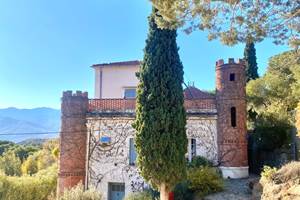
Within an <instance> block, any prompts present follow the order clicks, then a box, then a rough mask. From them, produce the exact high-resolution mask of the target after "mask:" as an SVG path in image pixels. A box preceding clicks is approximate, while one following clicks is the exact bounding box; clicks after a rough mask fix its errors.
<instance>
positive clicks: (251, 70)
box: [244, 40, 259, 82]
mask: <svg viewBox="0 0 300 200" xmlns="http://www.w3.org/2000/svg"><path fill="white" fill-rule="evenodd" d="M244 59H245V62H246V78H247V82H248V81H250V80H255V79H257V78H258V77H259V76H258V72H257V69H258V68H257V62H256V50H255V46H254V42H252V41H251V40H248V42H247V43H246V47H245V50H244Z"/></svg>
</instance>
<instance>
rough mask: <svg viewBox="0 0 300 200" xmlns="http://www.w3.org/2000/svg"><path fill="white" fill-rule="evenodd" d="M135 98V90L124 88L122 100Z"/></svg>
mask: <svg viewBox="0 0 300 200" xmlns="http://www.w3.org/2000/svg"><path fill="white" fill-rule="evenodd" d="M135 97H136V89H135V88H125V90H124V98H125V99H134V98H135Z"/></svg>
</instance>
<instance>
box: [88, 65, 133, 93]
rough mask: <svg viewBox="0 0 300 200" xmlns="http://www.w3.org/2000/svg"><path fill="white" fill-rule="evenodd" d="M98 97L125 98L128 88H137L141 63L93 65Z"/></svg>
mask: <svg viewBox="0 0 300 200" xmlns="http://www.w3.org/2000/svg"><path fill="white" fill-rule="evenodd" d="M92 67H93V68H94V69H95V97H94V98H96V99H116V98H124V91H125V89H126V88H136V86H137V84H138V79H137V77H136V75H135V74H136V72H137V71H138V70H139V63H138V62H136V63H134V62H133V63H129V64H127V65H126V64H118V63H113V64H101V65H93V66H92Z"/></svg>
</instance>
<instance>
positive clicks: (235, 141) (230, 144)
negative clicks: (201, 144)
mask: <svg viewBox="0 0 300 200" xmlns="http://www.w3.org/2000/svg"><path fill="white" fill-rule="evenodd" d="M231 73H234V74H235V81H230V79H229V77H230V74H231ZM245 85H246V76H245V65H244V63H243V61H242V60H239V61H238V62H237V63H235V62H234V60H233V59H229V60H228V63H227V64H224V61H223V60H219V61H218V62H217V63H216V89H217V93H216V99H217V110H218V122H217V131H218V148H219V153H218V154H219V162H220V163H221V166H226V167H241V166H248V158H247V139H246V133H247V128H246V116H247V115H246V114H247V113H246V92H245ZM231 107H235V108H236V127H232V125H231Z"/></svg>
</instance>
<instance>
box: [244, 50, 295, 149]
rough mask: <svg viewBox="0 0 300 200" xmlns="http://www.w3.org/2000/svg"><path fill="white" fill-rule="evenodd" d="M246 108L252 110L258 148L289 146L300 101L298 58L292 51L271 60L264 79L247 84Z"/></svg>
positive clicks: (254, 137)
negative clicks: (291, 130)
mask: <svg viewBox="0 0 300 200" xmlns="http://www.w3.org/2000/svg"><path fill="white" fill-rule="evenodd" d="M246 89H247V97H248V107H249V109H250V108H251V109H252V110H254V111H255V113H256V114H257V115H255V118H254V121H253V123H252V124H250V126H249V128H250V129H254V130H255V131H254V134H253V135H252V136H253V139H254V141H256V142H255V143H256V144H257V145H258V148H260V149H263V150H274V149H276V148H281V147H283V145H287V144H289V141H290V139H291V138H290V133H289V131H290V129H291V127H292V126H294V123H295V109H296V106H297V103H298V101H299V99H300V63H299V57H298V56H297V54H295V53H294V52H292V51H288V52H284V53H282V54H279V55H276V56H274V57H271V59H270V60H269V66H268V68H267V71H266V73H265V75H264V76H262V77H261V78H258V79H256V80H251V81H249V82H248V84H247V88H246Z"/></svg>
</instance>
